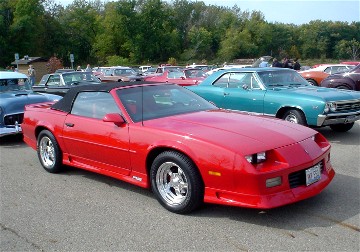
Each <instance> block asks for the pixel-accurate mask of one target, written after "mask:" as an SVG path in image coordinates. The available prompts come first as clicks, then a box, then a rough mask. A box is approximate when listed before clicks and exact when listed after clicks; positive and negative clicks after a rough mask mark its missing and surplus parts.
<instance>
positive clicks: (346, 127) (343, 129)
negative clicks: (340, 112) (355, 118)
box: [330, 123, 355, 132]
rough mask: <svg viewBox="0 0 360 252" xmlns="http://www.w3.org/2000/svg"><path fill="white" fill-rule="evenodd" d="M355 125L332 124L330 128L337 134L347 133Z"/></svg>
mask: <svg viewBox="0 0 360 252" xmlns="http://www.w3.org/2000/svg"><path fill="white" fill-rule="evenodd" d="M354 124H355V123H344V124H332V125H330V128H331V129H332V130H333V131H337V132H346V131H349V130H351V128H352V127H353V126H354Z"/></svg>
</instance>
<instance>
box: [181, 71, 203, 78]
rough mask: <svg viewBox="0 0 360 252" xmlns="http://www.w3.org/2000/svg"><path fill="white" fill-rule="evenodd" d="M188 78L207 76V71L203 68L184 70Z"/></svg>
mask: <svg viewBox="0 0 360 252" xmlns="http://www.w3.org/2000/svg"><path fill="white" fill-rule="evenodd" d="M184 73H185V76H186V78H199V77H205V76H206V75H205V72H204V71H203V70H201V69H189V70H184Z"/></svg>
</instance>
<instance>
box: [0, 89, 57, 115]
mask: <svg viewBox="0 0 360 252" xmlns="http://www.w3.org/2000/svg"><path fill="white" fill-rule="evenodd" d="M46 101H50V99H49V98H48V97H47V96H45V95H43V94H39V93H35V92H30V91H16V92H5V93H1V94H0V106H1V107H2V108H3V109H4V111H5V113H19V112H23V111H24V107H25V105H27V104H33V103H39V102H46Z"/></svg>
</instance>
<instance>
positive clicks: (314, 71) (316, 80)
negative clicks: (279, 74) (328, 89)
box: [299, 64, 354, 86]
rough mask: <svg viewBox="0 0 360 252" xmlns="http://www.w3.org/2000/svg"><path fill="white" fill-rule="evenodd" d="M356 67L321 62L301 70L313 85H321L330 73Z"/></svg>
mask: <svg viewBox="0 0 360 252" xmlns="http://www.w3.org/2000/svg"><path fill="white" fill-rule="evenodd" d="M352 68H354V66H353V65H345V64H320V65H317V66H316V67H313V68H311V69H309V70H305V71H300V72H299V73H300V74H301V76H302V77H304V78H305V79H306V80H307V81H308V82H309V83H310V84H311V85H313V86H320V83H321V81H322V80H323V79H325V78H326V77H328V76H329V75H330V74H333V73H338V72H345V71H348V70H350V69H352Z"/></svg>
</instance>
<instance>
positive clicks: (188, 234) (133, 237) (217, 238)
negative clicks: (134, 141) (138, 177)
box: [0, 122, 360, 251]
mask: <svg viewBox="0 0 360 252" xmlns="http://www.w3.org/2000/svg"><path fill="white" fill-rule="evenodd" d="M318 131H319V132H321V133H322V134H323V135H324V136H325V137H326V138H327V139H328V140H329V141H330V142H331V144H332V152H331V160H332V164H333V166H334V168H335V170H336V173H337V174H336V176H335V178H334V180H333V181H332V183H331V184H330V185H329V186H328V187H327V188H326V189H325V190H324V191H323V192H322V193H321V194H319V195H317V196H315V197H313V198H310V199H308V200H304V201H301V202H298V203H296V204H292V205H288V206H284V207H281V208H277V209H273V210H269V211H259V210H254V209H246V208H237V207H228V206H218V205H211V204H205V205H204V206H203V207H202V208H201V209H199V210H198V211H196V212H193V213H191V214H189V215H177V214H173V213H171V212H168V211H167V210H165V209H164V208H163V207H161V205H160V204H159V203H158V202H157V200H156V199H155V197H154V196H153V195H152V193H151V192H150V191H149V190H146V189H142V188H138V187H136V186H133V185H130V184H127V183H126V182H122V181H118V180H116V179H112V178H108V177H105V176H102V175H99V174H94V173H90V172H87V171H83V170H79V169H72V168H69V169H67V171H66V172H64V173H61V174H50V173H47V172H46V171H45V170H44V169H43V168H42V167H41V165H40V163H39V161H38V158H37V154H36V152H35V151H34V150H33V149H31V148H30V147H28V146H27V145H26V144H24V143H23V142H22V139H21V138H20V137H15V138H14V137H6V138H4V139H0V200H1V201H0V202H1V209H0V210H1V212H0V239H1V241H0V251H359V250H360V235H359V234H360V218H359V217H360V214H359V211H360V197H359V196H360V183H359V182H360V181H359V178H360V172H359V171H360V124H359V122H357V123H356V124H355V127H354V128H353V129H351V130H350V131H349V132H346V133H335V132H333V131H332V130H330V129H329V128H321V129H318Z"/></svg>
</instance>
